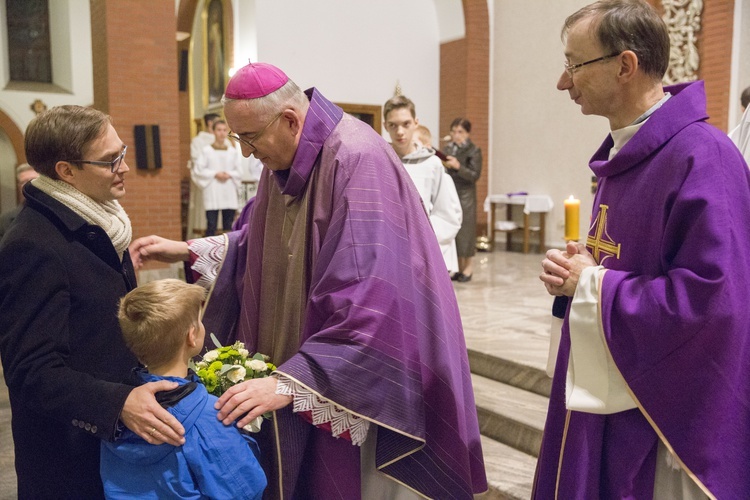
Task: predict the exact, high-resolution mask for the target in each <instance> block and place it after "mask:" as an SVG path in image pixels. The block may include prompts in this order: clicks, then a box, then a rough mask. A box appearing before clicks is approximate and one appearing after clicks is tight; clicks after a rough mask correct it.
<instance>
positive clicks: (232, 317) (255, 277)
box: [131, 63, 487, 499]
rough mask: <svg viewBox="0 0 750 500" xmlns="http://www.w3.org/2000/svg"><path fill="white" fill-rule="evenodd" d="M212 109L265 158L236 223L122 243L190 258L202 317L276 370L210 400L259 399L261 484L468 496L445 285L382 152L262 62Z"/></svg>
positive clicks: (464, 409)
mask: <svg viewBox="0 0 750 500" xmlns="http://www.w3.org/2000/svg"><path fill="white" fill-rule="evenodd" d="M224 111H225V115H226V118H227V122H228V123H229V125H230V127H231V128H232V130H233V131H234V132H235V133H236V134H237V137H236V138H237V139H238V140H239V142H240V144H241V147H242V151H243V154H244V155H246V156H247V155H250V154H254V155H255V156H256V157H257V158H259V159H260V160H261V161H262V162H263V163H264V166H265V167H267V168H264V169H263V174H262V177H261V179H260V182H259V185H258V194H257V196H256V198H255V200H254V202H253V205H252V207H251V208H250V209H249V210H247V211H245V212H244V213H243V216H242V222H243V224H241V228H240V229H239V230H237V231H235V232H232V233H229V234H228V235H222V236H219V237H213V238H204V239H199V240H193V241H191V242H189V243H188V244H187V245H186V244H185V243H178V242H170V241H168V240H164V239H162V238H159V237H154V236H151V237H146V238H142V239H141V240H139V241H138V242H136V245H134V248H133V249H131V251H133V252H134V253H135V254H136V256H137V259H138V260H139V261H142V260H144V259H148V258H157V259H162V260H170V259H171V260H177V259H178V258H182V259H188V255H189V259H190V261H191V268H192V273H193V274H194V276H195V277H196V278H198V282H199V283H203V284H204V285H206V286H207V287H208V288H209V289H210V290H211V291H210V295H209V298H208V303H207V306H206V310H205V316H204V319H203V321H204V323H205V325H206V329H207V330H208V331H212V332H214V333H215V334H216V335H217V336H218V337H219V338H220V340H221V341H222V343H231V342H233V341H234V340H241V341H243V342H245V344H246V346H247V348H248V349H249V350H251V351H258V352H262V353H264V354H268V355H269V356H270V357H271V359H272V361H273V362H274V363H275V364H277V365H278V370H277V372H275V376H274V377H269V378H266V379H257V380H252V381H248V382H245V383H243V384H239V385H237V386H235V387H234V388H232V389H230V390H229V391H228V392H227V393H225V394H224V396H222V398H221V399H220V400H219V402H218V404H219V405H223V406H222V407H221V409H220V412H219V417H220V418H222V419H224V422H225V423H227V424H229V423H232V422H234V421H235V420H237V421H238V422H237V424H238V425H244V424H245V423H248V422H250V421H251V420H252V419H253V418H255V417H256V416H258V415H261V414H262V413H264V412H265V411H268V410H275V412H274V418H273V420H272V421H271V422H267V423H266V424H265V425H264V426H263V429H262V430H261V436H260V439H259V441H260V442H261V443H262V444H261V447H262V451H263V457H262V460H263V462H264V468H265V469H266V472H267V473H268V475H269V496H271V497H274V498H280V497H283V498H342V499H352V498H360V497H361V498H396V497H398V498H421V497H427V498H446V499H447V498H451V499H454V498H455V499H460V498H466V499H471V498H472V497H473V495H474V494H475V493H480V492H483V491H485V490H486V489H487V483H486V479H485V472H484V464H483V458H482V449H481V445H480V439H479V429H478V423H477V415H476V407H475V404H474V396H473V392H472V385H471V379H470V372H469V365H468V359H467V353H466V345H465V340H464V336H463V330H462V326H461V319H460V317H459V311H458V306H457V302H456V298H455V293H454V291H453V288H452V285H451V282H450V279H449V276H448V273H447V272H446V271H445V264H444V262H443V258H442V254H441V251H440V248H439V246H438V245H437V242H436V240H435V236H434V234H433V232H432V229H431V227H430V223H429V220H428V218H427V215H426V213H425V211H424V208H423V207H422V204H421V202H420V198H419V194H418V193H417V192H416V190H415V188H414V185H413V183H412V181H411V180H410V178H409V176H408V174H407V173H406V172H405V171H404V169H403V167H402V166H401V162H400V161H399V159H398V157H397V156H396V155H395V153H394V152H393V149H392V148H391V147H390V146H389V145H388V144H387V143H386V142H385V141H384V140H383V139H382V138H381V137H380V135H379V134H377V133H376V132H375V131H374V130H373V129H372V128H371V127H369V126H367V125H366V124H364V123H363V122H361V121H359V120H357V119H355V118H353V117H351V116H349V115H346V114H344V113H343V111H342V110H341V108H339V107H338V106H336V105H334V104H332V103H331V102H330V101H328V100H327V99H326V98H325V97H323V95H321V93H320V92H319V91H317V90H316V89H310V90H308V91H307V92H306V93H303V92H302V91H300V90H299V88H298V87H297V86H296V85H295V84H294V83H293V82H292V81H291V80H289V79H288V78H287V77H286V75H284V74H283V72H281V71H280V70H279V69H278V68H275V67H273V66H270V65H267V64H263V63H257V64H250V65H248V66H246V67H244V68H242V69H240V70H239V71H238V72H237V73H236V74H235V75H234V76H233V77H232V79H231V80H230V82H229V84H228V86H227V90H226V94H225V98H224ZM170 245H171V247H170ZM178 245H183V246H181V247H180V246H178ZM188 245H189V247H188ZM173 247H176V248H177V250H175V251H171V250H168V249H169V248H173ZM188 248H189V250H188ZM249 382H261V383H260V384H257V383H249ZM397 495H404V496H397Z"/></svg>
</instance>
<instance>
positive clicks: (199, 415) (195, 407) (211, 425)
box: [101, 371, 266, 499]
mask: <svg viewBox="0 0 750 500" xmlns="http://www.w3.org/2000/svg"><path fill="white" fill-rule="evenodd" d="M140 375H141V378H142V379H143V380H144V382H152V381H157V380H170V381H174V382H177V383H179V384H180V385H181V386H182V385H184V384H186V383H188V382H190V381H189V380H186V379H183V378H178V377H158V376H155V375H151V374H149V373H147V372H145V371H144V372H141V373H140ZM215 402H216V397H215V396H212V395H209V394H208V392H206V388H205V387H204V386H203V385H202V384H200V383H198V384H197V387H196V389H195V390H194V391H193V392H191V393H190V394H188V395H187V396H185V397H184V398H183V399H181V400H180V401H179V402H177V403H176V404H175V405H174V406H172V407H171V408H167V409H168V411H169V412H170V413H171V414H172V415H174V416H175V417H176V418H177V419H178V420H179V421H180V422H181V423H182V425H183V426H184V427H185V444H184V445H182V446H178V447H174V446H171V445H169V444H162V445H160V446H154V445H151V444H149V443H147V442H146V441H144V440H143V439H141V438H140V437H139V436H138V435H136V434H135V433H133V432H131V431H130V430H127V429H126V430H125V432H124V433H123V435H122V437H121V438H120V439H118V440H117V441H115V442H114V443H110V442H103V443H102V448H101V476H102V482H103V483H104V493H105V495H106V497H107V498H139V499H146V498H153V499H158V498H190V499H204V498H220V499H230V498H243V499H246V498H251V499H260V498H261V496H262V494H263V490H264V489H265V487H266V476H265V474H264V472H263V469H261V467H260V464H259V463H258V459H257V453H258V451H257V450H258V446H257V444H256V443H255V440H254V439H252V438H251V437H249V436H247V435H246V434H241V433H240V431H239V430H238V429H237V427H235V426H225V425H224V424H222V423H221V422H220V421H219V420H218V419H217V418H216V414H217V411H216V410H215V409H214V403H215Z"/></svg>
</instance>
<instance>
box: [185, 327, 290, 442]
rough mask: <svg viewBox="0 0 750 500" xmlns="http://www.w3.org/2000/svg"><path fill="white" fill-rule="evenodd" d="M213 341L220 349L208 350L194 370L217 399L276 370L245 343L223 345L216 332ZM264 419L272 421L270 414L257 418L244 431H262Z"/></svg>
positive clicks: (212, 336)
mask: <svg viewBox="0 0 750 500" xmlns="http://www.w3.org/2000/svg"><path fill="white" fill-rule="evenodd" d="M211 340H213V342H214V345H215V346H216V349H212V350H210V351H208V352H207V353H206V354H204V355H203V357H202V359H201V360H200V361H198V362H197V363H195V362H191V365H190V368H191V369H192V370H193V371H194V372H195V374H196V375H198V378H199V379H200V381H201V382H202V383H203V385H205V386H206V390H207V391H208V392H209V393H211V394H213V395H214V396H216V397H220V396H221V395H222V394H224V392H225V391H226V390H227V389H229V388H230V387H232V386H233V385H235V384H239V383H240V382H243V381H245V380H250V379H254V378H263V377H268V376H269V375H270V374H271V372H273V371H274V370H275V369H276V366H275V365H274V364H273V363H271V362H270V358H269V357H268V356H266V355H265V354H261V353H255V354H253V355H252V356H251V355H250V352H249V351H248V350H247V349H245V344H243V343H242V342H235V343H234V344H232V345H231V346H222V345H221V344H220V343H219V341H218V339H217V338H216V336H215V335H214V334H213V333H212V334H211ZM264 417H265V418H270V414H266V415H262V416H260V417H258V418H256V419H255V420H253V421H252V422H251V423H249V424H247V425H246V426H245V427H244V429H245V430H246V431H249V432H258V431H259V430H260V426H261V424H262V423H263V418H264Z"/></svg>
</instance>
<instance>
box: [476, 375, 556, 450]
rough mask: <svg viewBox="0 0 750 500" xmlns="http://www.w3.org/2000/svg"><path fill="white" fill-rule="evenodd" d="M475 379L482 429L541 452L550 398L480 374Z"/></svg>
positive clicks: (516, 445)
mask: <svg viewBox="0 0 750 500" xmlns="http://www.w3.org/2000/svg"><path fill="white" fill-rule="evenodd" d="M471 381H472V384H473V385H474V399H475V402H476V405H477V416H478V419H479V431H480V433H481V434H483V435H484V436H487V437H490V438H492V439H494V440H496V441H499V442H501V443H504V444H506V445H508V446H511V447H513V448H515V449H516V450H519V451H522V452H524V453H526V454H528V455H532V456H534V457H536V456H538V454H539V447H540V446H541V443H542V430H543V429H544V422H545V420H546V418H547V404H548V400H547V398H545V397H544V396H540V395H538V394H534V393H532V392H529V391H526V390H524V389H519V388H518V387H513V386H511V385H508V384H504V383H502V382H498V381H496V380H492V379H489V378H487V377H483V376H481V375H477V374H472V375H471ZM485 455H486V454H485Z"/></svg>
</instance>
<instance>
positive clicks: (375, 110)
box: [335, 102, 383, 134]
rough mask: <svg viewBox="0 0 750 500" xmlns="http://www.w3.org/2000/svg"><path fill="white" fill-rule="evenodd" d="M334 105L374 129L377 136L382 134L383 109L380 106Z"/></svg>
mask: <svg viewBox="0 0 750 500" xmlns="http://www.w3.org/2000/svg"><path fill="white" fill-rule="evenodd" d="M335 104H336V106H339V107H340V108H341V109H343V110H344V112H345V113H349V114H350V115H352V116H353V117H354V118H358V119H360V120H362V121H363V122H365V123H366V124H368V125H369V126H371V127H372V128H374V129H375V132H377V133H378V134H381V133H382V132H383V108H381V107H380V106H375V105H371V104H349V103H340V102H337V103H335Z"/></svg>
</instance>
